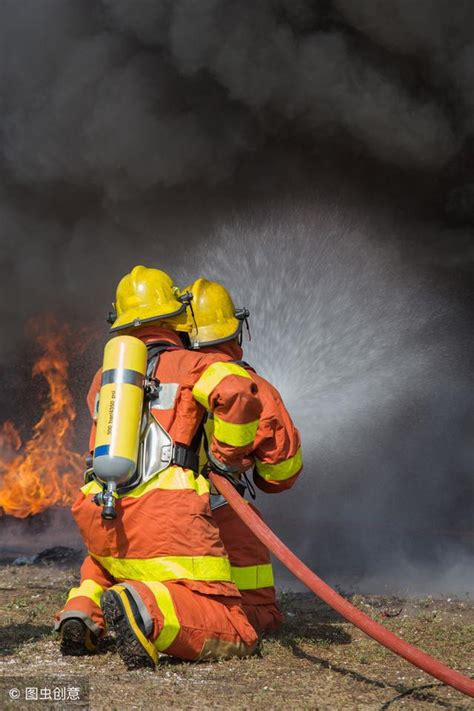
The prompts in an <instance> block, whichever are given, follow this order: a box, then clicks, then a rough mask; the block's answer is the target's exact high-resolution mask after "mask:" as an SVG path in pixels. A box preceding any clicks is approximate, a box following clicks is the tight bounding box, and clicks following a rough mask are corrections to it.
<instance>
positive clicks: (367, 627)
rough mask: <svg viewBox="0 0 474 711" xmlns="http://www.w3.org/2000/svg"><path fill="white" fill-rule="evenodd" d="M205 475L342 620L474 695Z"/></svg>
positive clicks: (469, 685)
mask: <svg viewBox="0 0 474 711" xmlns="http://www.w3.org/2000/svg"><path fill="white" fill-rule="evenodd" d="M209 478H210V480H211V482H212V484H213V485H214V486H215V488H216V489H217V490H218V491H219V493H220V494H222V495H223V496H224V497H225V498H226V499H227V502H228V503H229V504H230V506H231V507H232V508H233V509H234V511H235V512H236V514H237V515H238V516H239V517H240V518H241V519H242V521H243V522H244V523H245V524H246V525H247V526H248V528H250V529H251V531H252V532H253V533H254V534H255V535H256V536H257V538H259V539H260V540H261V541H262V543H264V544H265V545H266V546H267V547H268V548H269V550H270V551H271V552H272V553H273V554H274V555H275V556H276V557H277V558H278V559H279V560H280V561H281V562H282V563H283V565H285V566H286V567H287V568H288V570H289V571H290V572H291V573H293V575H295V576H296V577H297V578H298V580H301V582H302V583H304V585H306V587H308V588H309V589H310V590H311V591H312V592H313V593H314V594H315V595H317V596H318V597H319V598H320V599H321V600H323V601H324V602H325V603H326V604H327V605H329V606H330V607H332V608H333V610H335V611H336V612H338V613H339V614H340V615H342V616H343V617H344V618H345V619H346V620H348V621H349V622H351V623H352V624H353V625H355V626H356V627H358V628H359V629H360V630H362V632H365V634H367V635H368V636H369V637H372V639H375V641H376V642H378V643H379V644H381V645H383V646H384V647H386V648H387V649H389V650H390V651H392V652H394V653H395V654H398V655H399V656H400V657H403V659H406V660H407V661H408V662H410V663H411V664H414V666H416V667H418V668H419V669H422V670H423V671H424V672H426V673H427V674H430V675H431V676H433V677H435V678H436V679H439V680H440V681H442V682H444V683H445V684H448V685H449V686H452V687H453V688H454V689H457V690H458V691H461V692H462V693H463V694H467V696H471V697H474V680H473V679H470V678H469V677H467V676H464V675H463V674H460V673H459V672H457V671H455V670H454V669H450V667H447V666H446V665H445V664H443V663H442V662H440V661H439V660H438V659H435V658H434V657H431V656H430V655H429V654H426V653H425V652H422V651H421V649H418V648H417V647H414V646H412V645H411V644H409V643H408V642H405V641H404V640H403V639H400V637H397V635H395V634H394V633H393V632H390V630H387V629H386V628H385V627H383V625H380V624H379V623H378V622H375V620H372V619H371V618H370V617H368V616H367V615H366V614H364V613H363V612H361V610H359V609H358V608H357V607H355V606H354V605H352V604H351V603H350V602H349V601H348V600H346V599H345V598H343V597H342V596H341V595H339V593H337V592H336V591H335V590H333V589H332V588H331V587H330V586H329V585H328V584H327V583H325V582H324V580H322V579H321V578H319V577H318V576H317V575H316V573H313V571H312V570H311V569H310V568H308V566H307V565H305V564H304V563H303V562H302V561H301V560H300V559H299V558H298V557H297V556H296V555H295V554H294V553H293V552H292V551H291V550H290V549H289V548H288V547H287V546H286V545H285V544H284V543H283V541H281V540H280V539H279V538H278V536H277V535H275V533H273V531H272V530H271V529H270V528H269V527H268V526H267V524H266V523H265V522H264V521H262V519H261V518H260V517H259V516H258V515H257V514H256V513H255V512H254V511H253V510H252V508H251V507H250V506H249V504H248V501H246V500H245V499H243V498H242V497H241V496H240V494H239V493H238V492H237V491H236V489H235V488H234V486H233V485H232V484H231V483H230V482H229V481H227V479H226V478H224V477H223V476H221V475H219V474H216V473H214V472H210V474H209Z"/></svg>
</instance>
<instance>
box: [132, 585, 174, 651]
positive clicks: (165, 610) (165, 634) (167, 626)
mask: <svg viewBox="0 0 474 711" xmlns="http://www.w3.org/2000/svg"><path fill="white" fill-rule="evenodd" d="M142 582H143V584H144V585H146V586H147V587H148V588H150V590H151V591H152V593H153V595H154V596H155V600H156V604H157V605H158V607H159V608H160V610H161V613H162V615H163V628H162V630H161V632H160V634H159V635H158V637H157V638H156V639H155V642H154V645H155V647H156V648H157V650H158V651H159V652H164V650H165V649H168V647H169V646H170V645H171V644H173V642H174V640H175V639H176V637H177V636H178V633H179V631H180V629H181V625H180V624H179V620H178V616H177V615H176V610H175V608H174V603H173V598H172V597H171V593H170V591H169V590H168V588H167V587H166V586H165V585H163V583H158V582H156V580H153V581H148V580H143V581H142Z"/></svg>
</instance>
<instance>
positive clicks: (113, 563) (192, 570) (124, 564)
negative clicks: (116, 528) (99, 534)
mask: <svg viewBox="0 0 474 711" xmlns="http://www.w3.org/2000/svg"><path fill="white" fill-rule="evenodd" d="M90 555H91V556H92V557H93V558H94V559H95V560H97V561H98V562H99V563H100V564H101V565H102V566H103V567H104V568H105V569H106V570H107V571H108V572H109V573H110V574H111V575H112V576H113V577H114V578H116V579H117V580H157V581H159V582H162V581H164V580H209V581H213V580H217V581H225V582H227V581H230V580H231V579H232V578H231V575H230V564H229V559H228V558H224V557H222V558H220V557H218V556H212V555H202V556H185V555H183V556H163V557H160V558H113V557H112V556H100V555H96V554H95V553H90Z"/></svg>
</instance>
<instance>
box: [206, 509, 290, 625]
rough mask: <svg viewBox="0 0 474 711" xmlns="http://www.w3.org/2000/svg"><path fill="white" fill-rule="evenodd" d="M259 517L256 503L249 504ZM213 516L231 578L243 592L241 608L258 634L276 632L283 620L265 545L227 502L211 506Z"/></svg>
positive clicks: (268, 553)
mask: <svg viewBox="0 0 474 711" xmlns="http://www.w3.org/2000/svg"><path fill="white" fill-rule="evenodd" d="M249 506H251V508H252V509H253V510H254V511H255V512H256V513H257V514H258V515H259V516H260V512H259V511H258V509H256V508H255V506H252V504H249ZM212 514H213V517H214V520H215V522H216V523H217V526H218V528H219V534H220V537H221V538H222V542H223V544H224V546H225V549H226V551H227V554H228V556H229V561H230V565H231V576H232V580H233V581H234V583H235V584H236V586H237V587H238V589H239V592H240V594H241V595H242V607H243V609H244V611H245V614H246V615H247V618H248V620H249V621H250V623H251V624H252V626H253V627H254V628H255V629H256V630H257V632H258V633H259V634H260V633H262V632H274V631H276V630H277V629H278V628H279V627H280V625H281V623H282V620H283V615H282V613H281V612H280V609H279V607H278V603H277V600H276V593H275V587H274V580H273V569H272V563H271V558H270V552H269V550H268V548H267V547H266V546H265V545H264V544H263V543H262V542H261V541H259V539H258V538H257V537H256V536H255V535H254V534H253V533H252V531H251V530H250V529H249V528H248V527H247V526H246V525H245V523H243V521H241V519H240V518H239V517H238V516H237V514H236V513H235V511H234V510H233V509H232V508H231V507H230V506H229V505H228V504H226V505H224V506H219V507H218V508H215V509H213V511H212Z"/></svg>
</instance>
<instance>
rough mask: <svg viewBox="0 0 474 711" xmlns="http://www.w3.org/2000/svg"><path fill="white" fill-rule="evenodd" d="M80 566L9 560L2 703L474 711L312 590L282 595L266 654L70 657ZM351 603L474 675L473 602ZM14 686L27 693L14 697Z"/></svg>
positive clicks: (1, 589) (0, 603) (2, 577)
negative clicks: (59, 620) (69, 613)
mask: <svg viewBox="0 0 474 711" xmlns="http://www.w3.org/2000/svg"><path fill="white" fill-rule="evenodd" d="M78 567H79V566H78V565H75V564H74V565H72V564H71V563H68V564H66V565H64V564H62V565H60V564H53V563H42V564H36V565H25V566H14V565H3V566H0V623H1V628H0V655H1V656H0V671H1V678H2V689H1V694H2V696H1V697H0V708H8V709H33V708H39V709H46V708H58V709H67V708H75V707H76V702H73V700H72V698H73V697H71V698H69V696H68V699H67V700H64V699H63V700H62V701H58V702H57V703H56V705H54V703H52V702H51V701H48V700H43V701H38V702H36V701H34V700H28V701H27V700H26V699H25V698H24V694H25V691H24V687H26V686H29V687H30V688H31V687H37V688H40V689H41V688H43V687H46V686H48V687H51V686H54V685H56V686H58V687H59V686H61V684H63V686H64V685H65V684H66V683H67V684H68V685H69V686H68V688H69V687H70V686H71V685H72V686H74V682H76V685H77V684H80V685H81V694H82V696H81V698H82V701H80V702H78V703H79V704H80V705H82V707H83V708H90V709H93V710H94V711H95V710H96V709H97V710H99V709H108V710H113V709H117V710H120V711H121V710H122V709H123V710H125V709H127V710H128V709H150V708H160V709H168V708H173V709H211V708H212V709H253V708H262V707H264V708H271V709H324V710H326V709H328V710H329V709H330V710H331V711H333V710H337V711H339V710H341V711H342V710H344V709H361V710H362V709H364V710H365V709H367V710H369V709H370V710H372V709H374V710H375V709H377V710H380V711H382V710H383V709H390V710H391V711H398V709H401V708H410V709H436V708H441V709H474V703H473V701H472V700H470V699H468V698H467V697H466V696H463V695H462V694H460V693H458V692H457V691H455V690H453V689H450V688H449V687H446V686H443V685H442V684H441V683H439V682H437V681H436V680H435V679H432V678H431V677H429V676H427V675H426V674H424V673H422V672H420V671H419V670H417V669H416V668H415V667H412V666H411V665H409V664H408V663H406V662H404V661H403V660H402V659H400V658H399V657H396V656H395V655H393V654H391V653H390V652H388V651H387V650H385V649H383V648H382V647H380V646H379V645H377V644H376V643H375V642H373V641H371V640H370V639H368V638H367V637H366V636H365V635H363V634H362V633H361V632H359V631H358V630H356V629H355V628H354V627H352V626H351V625H349V624H347V623H345V622H344V621H343V620H342V619H341V618H339V617H338V616H337V615H336V614H335V613H333V612H332V611H331V610H330V609H329V608H327V607H326V606H325V605H324V604H322V603H321V602H319V601H318V600H317V599H316V598H315V597H314V596H312V595H310V594H301V593H282V594H281V605H282V608H283V610H284V612H285V624H284V627H283V630H282V631H281V633H280V634H279V635H277V636H275V637H273V638H267V639H264V640H263V644H262V653H261V656H260V657H253V658H251V659H246V660H232V661H228V662H218V663H206V664H189V663H181V662H176V661H173V660H170V659H167V658H164V661H163V663H162V664H161V666H160V667H159V669H158V670H157V671H156V672H151V671H135V672H127V671H126V670H125V668H124V667H123V665H122V663H121V661H120V659H119V657H118V656H117V654H116V653H115V652H114V649H113V643H110V642H109V644H108V646H107V645H106V646H105V648H104V649H103V651H102V652H101V653H100V654H97V655H94V656H91V657H87V658H86V657H81V658H71V657H69V658H63V657H61V655H60V653H59V646H58V642H57V639H56V637H55V635H54V634H53V633H52V631H51V619H52V616H53V613H54V611H55V610H57V609H60V608H61V606H62V604H63V602H64V600H65V594H66V591H67V590H68V589H69V588H70V587H71V586H72V585H74V584H77V581H78V578H77V574H78ZM352 601H353V602H354V603H355V604H356V605H357V606H359V607H360V608H361V609H363V610H364V611H366V612H367V613H368V614H370V615H371V616H372V617H374V618H375V619H377V620H378V621H381V622H382V623H383V624H384V625H386V626H387V627H388V628H389V629H391V630H392V631H393V632H395V633H396V634H399V635H401V636H402V637H404V638H405V639H406V640H408V641H409V642H412V643H414V644H415V645H417V646H419V647H421V648H422V649H424V650H425V651H427V652H430V653H431V654H433V655H434V656H436V657H439V658H440V659H442V660H443V661H444V662H445V663H447V664H449V665H451V666H453V667H455V668H456V669H458V670H459V671H462V672H463V673H465V674H467V675H470V676H473V675H474V603H473V601H472V599H469V598H467V597H466V598H465V599H459V598H458V599H454V598H453V599H450V598H446V599H443V600H438V599H432V598H431V597H426V598H417V599H409V600H402V599H399V598H393V597H392V598H388V597H380V596H360V595H356V596H352ZM87 686H88V687H89V689H88V693H89V701H87V700H86V697H87V689H86V688H85V687H87ZM12 687H15V688H18V689H19V692H20V699H19V700H15V699H13V700H11V699H10V698H9V691H10V689H11V688H12ZM61 688H62V687H61ZM64 688H65V686H64ZM41 693H43V692H41ZM48 693H49V692H48ZM58 693H59V692H58ZM64 693H65V692H64ZM43 698H44V697H43Z"/></svg>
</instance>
